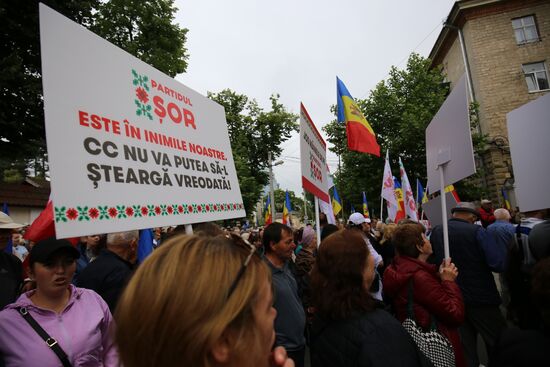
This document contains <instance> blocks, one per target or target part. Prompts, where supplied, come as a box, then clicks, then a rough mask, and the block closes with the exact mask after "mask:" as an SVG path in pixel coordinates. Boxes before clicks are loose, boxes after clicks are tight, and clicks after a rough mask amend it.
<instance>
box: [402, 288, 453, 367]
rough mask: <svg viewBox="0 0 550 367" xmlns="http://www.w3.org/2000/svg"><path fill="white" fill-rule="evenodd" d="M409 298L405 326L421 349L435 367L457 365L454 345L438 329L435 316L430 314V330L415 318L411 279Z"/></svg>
mask: <svg viewBox="0 0 550 367" xmlns="http://www.w3.org/2000/svg"><path fill="white" fill-rule="evenodd" d="M408 287H409V289H408V297H407V298H408V299H407V318H406V319H405V321H403V327H404V328H405V330H407V332H408V333H409V334H410V336H411V337H412V338H413V340H414V342H415V343H416V346H417V347H418V349H420V351H421V352H422V353H423V354H424V355H425V356H426V358H428V359H429V360H430V362H432V363H433V365H434V366H435V367H455V354H454V350H453V346H452V345H451V343H450V342H449V339H447V337H445V335H443V334H441V333H440V332H439V331H438V330H437V325H436V323H435V320H434V317H433V316H432V315H430V319H431V325H430V330H428V331H424V330H423V329H422V327H420V326H419V325H418V324H417V323H416V321H415V319H414V311H413V283H412V278H411V280H410V281H409V286H408Z"/></svg>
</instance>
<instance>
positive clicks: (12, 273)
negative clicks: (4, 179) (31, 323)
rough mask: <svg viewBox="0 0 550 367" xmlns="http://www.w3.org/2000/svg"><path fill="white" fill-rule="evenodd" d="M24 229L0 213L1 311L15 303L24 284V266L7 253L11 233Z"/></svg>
mask: <svg viewBox="0 0 550 367" xmlns="http://www.w3.org/2000/svg"><path fill="white" fill-rule="evenodd" d="M21 227H23V225H22V224H18V223H14V221H13V220H12V219H11V218H10V217H9V216H8V215H7V214H5V213H3V212H0V310H1V309H2V308H4V306H5V305H7V304H10V303H12V302H15V300H16V299H17V297H18V296H19V290H20V289H21V284H23V266H22V265H21V261H20V260H19V259H18V258H17V256H15V255H13V254H9V253H7V252H5V248H6V246H7V245H8V241H9V240H10V238H11V233H12V231H13V230H14V229H16V228H21Z"/></svg>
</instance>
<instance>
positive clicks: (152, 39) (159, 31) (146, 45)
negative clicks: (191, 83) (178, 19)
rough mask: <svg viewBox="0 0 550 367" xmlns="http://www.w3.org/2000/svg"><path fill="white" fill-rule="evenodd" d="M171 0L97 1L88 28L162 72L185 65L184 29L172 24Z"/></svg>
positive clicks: (179, 70)
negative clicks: (91, 22) (98, 3)
mask: <svg viewBox="0 0 550 367" xmlns="http://www.w3.org/2000/svg"><path fill="white" fill-rule="evenodd" d="M177 10H178V9H177V8H176V7H174V1H173V0H149V1H141V0H110V1H107V2H104V3H100V6H99V9H98V13H97V16H96V19H95V23H94V24H93V25H92V26H91V30H92V31H94V32H96V33H97V34H98V35H100V36H101V37H103V38H105V39H106V40H107V41H109V42H111V43H113V44H115V45H117V46H119V47H120V48H122V49H124V50H126V51H128V52H129V53H131V54H132V55H134V56H135V57H137V58H138V59H140V60H142V61H144V62H146V63H147V64H150V65H152V66H154V67H156V68H157V69H159V70H160V71H162V72H163V73H165V74H167V75H169V76H171V77H175V76H176V75H177V74H181V73H183V72H184V71H185V70H186V69H187V59H188V57H189V56H188V54H187V49H186V48H185V42H186V40H187V39H186V37H187V31H188V30H187V29H185V28H180V26H179V25H177V24H174V23H173V22H174V14H175V13H176V12H177Z"/></svg>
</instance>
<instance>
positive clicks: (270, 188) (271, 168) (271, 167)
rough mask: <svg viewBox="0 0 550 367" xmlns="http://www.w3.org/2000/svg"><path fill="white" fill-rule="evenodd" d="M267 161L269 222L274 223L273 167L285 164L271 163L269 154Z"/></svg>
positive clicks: (281, 162) (280, 162) (268, 154)
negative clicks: (269, 202) (269, 204)
mask: <svg viewBox="0 0 550 367" xmlns="http://www.w3.org/2000/svg"><path fill="white" fill-rule="evenodd" d="M267 159H268V160H269V197H270V198H271V218H272V219H271V221H272V222H274V221H275V190H274V189H273V167H275V166H279V165H281V164H283V163H285V162H283V161H277V162H275V163H273V161H272V160H271V152H268V153H267Z"/></svg>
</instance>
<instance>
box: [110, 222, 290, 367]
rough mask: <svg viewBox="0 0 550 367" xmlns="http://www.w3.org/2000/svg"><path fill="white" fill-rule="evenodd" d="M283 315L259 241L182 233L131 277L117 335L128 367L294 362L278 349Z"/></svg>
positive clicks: (286, 365)
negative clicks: (277, 333)
mask: <svg viewBox="0 0 550 367" xmlns="http://www.w3.org/2000/svg"><path fill="white" fill-rule="evenodd" d="M285 227H286V226H285ZM286 228H288V227H286ZM276 314H277V312H276V311H275V309H274V308H273V293H272V289H271V271H270V270H269V268H268V267H267V265H266V264H265V263H264V261H262V259H261V258H260V257H259V256H258V255H257V254H256V248H255V247H254V246H252V245H250V244H248V243H247V242H245V241H244V240H243V239H242V238H241V237H239V236H238V235H235V234H230V235H227V236H223V235H222V236H197V235H194V236H187V235H178V236H174V237H172V238H170V239H168V240H166V242H164V243H163V245H162V246H161V247H159V248H158V249H157V250H155V251H154V252H153V254H152V255H150V256H149V257H148V258H147V259H146V260H145V261H144V263H143V264H142V265H141V266H140V267H139V268H138V270H137V272H136V273H135V275H134V276H133V277H132V280H131V281H130V283H129V284H128V286H127V287H126V289H125V291H124V293H123V294H122V296H121V298H120V299H119V302H118V306H117V310H116V314H115V317H116V320H117V331H116V335H115V338H116V341H117V345H118V348H119V352H120V357H121V362H122V364H123V365H124V366H125V367H142V366H143V367H150V366H193V367H200V366H243V367H247V366H250V367H253V366H254V367H256V366H263V367H267V366H283V367H292V366H294V363H293V362H292V360H290V359H288V357H287V355H286V351H285V350H284V348H275V349H274V350H272V347H273V344H274V342H275V332H274V330H273V321H274V319H275V315H276Z"/></svg>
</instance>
